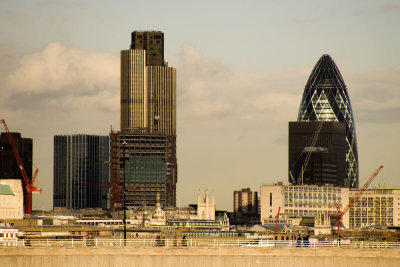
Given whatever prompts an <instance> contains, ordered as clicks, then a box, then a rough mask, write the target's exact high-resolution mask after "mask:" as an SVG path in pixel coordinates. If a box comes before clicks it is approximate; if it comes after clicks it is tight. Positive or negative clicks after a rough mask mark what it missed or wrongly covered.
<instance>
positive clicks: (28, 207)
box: [0, 119, 40, 214]
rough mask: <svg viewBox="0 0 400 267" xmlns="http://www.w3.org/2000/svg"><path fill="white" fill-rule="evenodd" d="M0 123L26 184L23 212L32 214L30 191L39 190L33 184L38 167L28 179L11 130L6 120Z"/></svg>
mask: <svg viewBox="0 0 400 267" xmlns="http://www.w3.org/2000/svg"><path fill="white" fill-rule="evenodd" d="M0 123H2V124H3V125H4V128H5V129H6V133H7V138H8V141H9V142H10V145H11V147H12V150H13V152H14V157H15V159H16V160H17V163H18V167H19V169H20V170H21V174H22V178H23V179H24V181H25V184H26V205H25V213H26V214H32V193H33V192H40V189H38V188H37V187H36V186H34V184H35V181H36V177H37V174H38V171H39V170H38V169H36V171H35V173H34V174H33V176H32V178H31V179H29V177H28V175H27V174H26V171H25V168H24V165H23V164H22V160H21V157H20V156H19V153H18V149H17V147H16V145H15V143H14V139H13V137H12V134H11V132H10V131H9V130H8V127H7V124H6V121H5V120H4V119H1V120H0Z"/></svg>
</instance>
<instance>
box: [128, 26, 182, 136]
mask: <svg viewBox="0 0 400 267" xmlns="http://www.w3.org/2000/svg"><path fill="white" fill-rule="evenodd" d="M139 42H142V43H139ZM163 45H164V34H163V33H162V32H133V33H132V44H131V49H129V50H123V51H121V130H122V131H124V130H146V131H148V132H149V133H162V134H167V135H176V69H175V68H172V67H168V63H167V62H165V61H164V52H163V51H164V46H163Z"/></svg>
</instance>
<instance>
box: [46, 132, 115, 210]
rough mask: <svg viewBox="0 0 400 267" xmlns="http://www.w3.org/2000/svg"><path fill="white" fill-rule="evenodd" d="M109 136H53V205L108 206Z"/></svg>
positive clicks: (76, 206) (73, 206)
mask: <svg viewBox="0 0 400 267" xmlns="http://www.w3.org/2000/svg"><path fill="white" fill-rule="evenodd" d="M109 153H110V152H109V137H108V136H98V135H84V134H76V135H56V136H54V191H53V206H54V208H58V207H64V208H67V209H70V210H76V209H86V208H102V209H107V208H108V202H109V200H108V194H109V187H110V185H109Z"/></svg>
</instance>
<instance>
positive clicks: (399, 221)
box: [260, 185, 400, 229]
mask: <svg viewBox="0 0 400 267" xmlns="http://www.w3.org/2000/svg"><path fill="white" fill-rule="evenodd" d="M358 192H359V190H358V189H353V188H347V187H333V186H331V185H328V186H315V185H303V186H302V185H263V186H261V188H260V195H261V196H260V199H261V200H260V201H261V223H262V224H264V223H265V222H269V221H270V220H271V219H274V218H275V219H276V216H277V214H278V209H279V207H281V210H280V213H281V215H282V216H285V215H288V216H293V215H294V216H300V217H301V216H310V215H311V216H315V218H316V220H317V221H318V218H321V217H324V218H326V219H328V217H329V218H335V217H336V216H337V215H338V212H337V209H336V207H335V204H334V200H333V198H335V199H336V201H337V202H338V204H339V207H340V209H341V210H343V209H344V208H345V207H346V206H347V205H348V204H349V203H350V202H353V198H354V197H355V196H356V195H357V193H358ZM342 222H343V227H344V228H345V229H354V228H360V227H371V226H388V227H399V226H400V189H398V188H375V189H367V190H366V191H365V192H364V193H363V194H362V195H361V197H360V198H359V199H358V201H356V202H355V203H354V205H353V206H352V207H351V208H350V209H349V211H348V212H347V213H345V214H344V216H343V221H342Z"/></svg>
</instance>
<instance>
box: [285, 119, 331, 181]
mask: <svg viewBox="0 0 400 267" xmlns="http://www.w3.org/2000/svg"><path fill="white" fill-rule="evenodd" d="M323 123H324V122H323V121H320V122H319V123H318V126H317V130H316V131H315V133H314V136H313V139H312V140H311V144H310V146H309V147H304V149H303V151H302V152H301V153H300V156H299V157H298V158H297V160H296V162H295V163H294V165H296V163H297V161H298V160H299V159H300V157H301V156H302V155H303V153H304V152H306V153H307V155H306V158H305V160H304V164H303V166H302V167H301V173H300V176H299V177H298V178H297V181H295V179H294V177H293V175H292V172H291V171H289V175H290V178H291V180H292V181H293V183H294V184H303V176H304V171H305V170H306V168H307V165H308V162H309V161H310V158H311V154H312V152H314V150H315V151H323V148H318V149H317V148H315V144H316V142H317V139H318V136H319V133H320V132H321V129H322V125H323ZM325 150H326V149H325Z"/></svg>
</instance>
